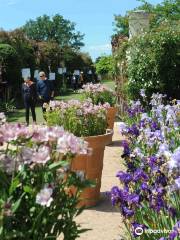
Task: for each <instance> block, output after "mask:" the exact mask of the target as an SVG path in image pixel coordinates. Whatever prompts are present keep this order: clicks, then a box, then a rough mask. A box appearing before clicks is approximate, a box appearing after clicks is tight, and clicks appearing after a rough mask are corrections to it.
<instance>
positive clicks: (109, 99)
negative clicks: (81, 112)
mask: <svg viewBox="0 0 180 240" xmlns="http://www.w3.org/2000/svg"><path fill="white" fill-rule="evenodd" d="M82 88H83V90H82V92H83V93H84V96H85V98H90V99H91V100H92V103H93V104H95V105H98V104H99V103H100V104H104V103H109V104H110V106H111V107H113V106H114V105H115V103H116V94H115V92H114V91H113V90H111V89H110V88H107V87H106V86H105V85H103V84H100V83H98V84H93V83H88V84H85V85H83V87H82Z"/></svg>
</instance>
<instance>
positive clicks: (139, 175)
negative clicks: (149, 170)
mask: <svg viewBox="0 0 180 240" xmlns="http://www.w3.org/2000/svg"><path fill="white" fill-rule="evenodd" d="M148 179H149V178H148V176H147V174H146V173H145V172H144V171H143V170H142V169H140V168H138V169H137V170H136V171H135V172H134V181H135V182H137V181H138V180H144V181H147V180H148Z"/></svg>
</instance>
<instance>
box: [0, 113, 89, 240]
mask: <svg viewBox="0 0 180 240" xmlns="http://www.w3.org/2000/svg"><path fill="white" fill-rule="evenodd" d="M72 143H73V144H72ZM0 145H1V147H0V153H1V154H0V178H1V181H0V230H1V231H0V239H4V240H8V239H9V240H10V239H11V240H13V239H14V240H15V239H16V240H17V239H18V240H24V239H39V240H43V239H54V240H55V239H57V237H58V236H59V235H60V234H61V235H63V236H64V239H76V238H77V237H78V236H79V233H80V232H81V229H79V225H77V224H76V222H75V221H74V217H75V216H77V215H78V214H79V213H80V212H81V211H82V209H77V208H76V205H77V203H78V198H79V194H80V190H81V189H82V188H83V187H85V186H86V183H87V181H85V180H83V179H82V176H81V177H80V175H79V174H78V173H76V172H71V171H70V165H71V161H72V158H73V156H75V155H76V154H77V153H84V154H85V153H86V152H87V145H86V143H85V142H83V140H81V139H78V138H77V137H75V136H74V135H72V134H70V133H67V132H65V131H64V130H63V129H62V128H61V127H54V128H53V127H51V128H49V127H46V126H35V127H33V128H28V127H25V126H23V125H20V124H8V123H5V118H4V116H3V114H2V113H0ZM72 185H73V186H75V187H76V188H77V192H76V194H74V195H73V194H71V192H70V189H71V188H70V187H71V186H72Z"/></svg>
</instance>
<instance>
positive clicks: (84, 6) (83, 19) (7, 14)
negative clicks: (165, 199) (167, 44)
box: [0, 0, 162, 60]
mask: <svg viewBox="0 0 180 240" xmlns="http://www.w3.org/2000/svg"><path fill="white" fill-rule="evenodd" d="M149 2H150V3H152V4H157V3H160V2H162V0H149ZM138 5H140V2H138V1H137V0H0V28H3V29H4V30H13V29H15V28H17V27H20V26H22V25H24V24H25V23H26V21H28V20H29V19H35V18H36V17H39V16H42V15H43V14H47V15H49V16H53V15H55V14H60V15H62V16H63V17H64V18H65V19H68V20H70V21H72V22H75V23H76V30H78V31H80V32H81V33H83V34H85V37H84V43H85V47H83V49H82V50H83V51H84V52H88V53H89V54H90V56H91V57H92V58H93V60H95V59H96V58H97V57H98V56H101V55H103V54H110V53H111V44H110V42H111V35H112V34H113V28H114V27H113V21H114V15H118V14H121V15H124V14H125V13H126V11H128V10H131V9H133V8H135V7H137V6H138Z"/></svg>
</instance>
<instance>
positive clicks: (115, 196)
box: [111, 186, 121, 206]
mask: <svg viewBox="0 0 180 240" xmlns="http://www.w3.org/2000/svg"><path fill="white" fill-rule="evenodd" d="M120 196H121V190H120V189H119V188H118V187H117V186H114V187H113V188H112V189H111V202H112V205H113V206H115V205H116V203H117V202H119V199H120Z"/></svg>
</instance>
